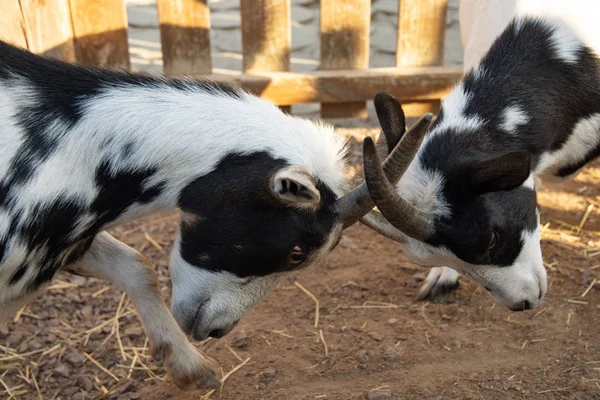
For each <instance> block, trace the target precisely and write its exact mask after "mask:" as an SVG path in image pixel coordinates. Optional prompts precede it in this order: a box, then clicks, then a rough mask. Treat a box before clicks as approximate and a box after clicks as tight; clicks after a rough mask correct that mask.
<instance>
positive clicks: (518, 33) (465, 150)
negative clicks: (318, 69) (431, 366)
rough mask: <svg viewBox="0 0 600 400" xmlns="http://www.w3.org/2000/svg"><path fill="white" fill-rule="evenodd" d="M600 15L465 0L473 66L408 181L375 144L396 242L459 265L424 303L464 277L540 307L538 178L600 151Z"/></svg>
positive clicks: (512, 303)
mask: <svg viewBox="0 0 600 400" xmlns="http://www.w3.org/2000/svg"><path fill="white" fill-rule="evenodd" d="M599 16H600V15H599V13H598V11H597V8H595V7H589V4H588V5H587V6H586V5H585V4H583V2H566V1H560V0H544V1H526V0H512V1H505V0H498V1H487V0H485V1H484V0H482V1H478V0H471V1H463V2H461V23H464V24H462V25H461V29H462V32H463V41H464V43H465V68H466V70H467V72H466V74H465V76H464V78H463V79H462V81H461V82H460V83H459V84H458V85H457V86H456V87H455V88H454V89H453V90H452V92H451V93H450V94H449V95H448V96H447V97H446V98H445V99H444V100H443V103H442V108H441V111H440V113H439V116H438V118H437V119H436V121H435V122H434V123H433V124H432V126H431V129H430V131H429V132H428V134H427V135H426V137H425V139H424V142H423V145H422V146H421V148H420V149H419V151H418V154H417V155H416V157H415V159H414V160H413V162H412V163H411V165H410V167H409V169H408V170H407V171H406V173H405V174H404V175H403V177H402V179H401V180H400V182H399V183H398V184H397V186H395V187H393V186H392V185H391V184H390V183H389V182H386V180H385V176H384V175H383V173H382V171H381V170H380V167H379V166H378V165H377V162H378V157H377V154H375V153H373V152H374V149H372V148H371V149H366V150H368V152H369V154H370V156H369V159H368V160H370V163H369V165H365V177H366V181H367V185H368V187H369V190H370V191H371V195H372V197H373V200H374V202H375V204H376V205H377V207H378V208H379V210H380V211H381V213H382V214H383V215H384V216H385V218H386V219H387V220H388V221H389V222H390V223H391V225H393V227H395V228H397V229H398V231H397V232H396V233H395V234H392V235H391V237H393V238H395V239H396V240H398V241H400V242H401V243H402V246H403V247H404V249H405V251H406V252H407V253H408V255H409V256H410V257H411V258H412V259H413V260H414V261H415V262H416V263H418V264H420V265H424V266H438V267H439V266H448V267H450V268H452V269H453V270H452V269H449V268H445V269H439V268H438V269H434V270H432V271H431V272H430V274H429V276H428V279H427V281H426V283H425V286H424V287H423V288H422V290H421V297H422V298H426V297H436V296H438V295H440V293H441V294H444V293H447V292H448V291H449V290H452V289H453V288H454V287H456V285H457V282H458V281H457V278H458V273H460V274H463V275H466V276H467V277H470V278H471V279H473V280H475V281H476V282H478V283H479V284H481V285H483V286H484V287H486V288H487V289H488V291H489V292H490V294H491V295H492V297H493V298H494V299H495V300H496V301H497V302H499V303H500V304H502V305H504V306H507V307H508V308H510V309H512V310H515V311H522V310H527V309H531V308H534V307H536V306H538V305H539V304H540V302H541V300H542V298H543V296H544V294H545V292H546V289H547V283H546V271H545V268H544V266H543V261H542V254H541V247H540V226H539V225H540V224H539V213H538V210H537V202H536V194H535V182H534V177H536V176H538V175H552V176H557V177H568V176H572V175H573V174H575V173H576V172H577V171H579V170H580V169H581V168H582V167H583V166H584V165H585V164H586V163H587V162H589V161H591V160H593V159H594V158H596V157H597V156H598V154H600V134H599V129H600V79H599V78H600V74H599V73H600V62H599V59H598V56H597V54H598V53H597V52H598V49H599V48H600V35H594V34H593V33H595V31H596V28H595V26H596V25H597V21H598V20H599V18H598V17H599ZM399 195H401V196H402V198H403V199H405V200H406V201H404V200H403V199H399V198H398V196H399ZM401 200H402V201H401ZM406 215H418V216H419V217H420V219H421V222H420V223H418V224H417V225H416V227H417V228H418V229H416V228H415V226H407V224H406V222H405V218H406ZM390 230H391V229H388V235H389V231H390ZM455 271H456V272H455Z"/></svg>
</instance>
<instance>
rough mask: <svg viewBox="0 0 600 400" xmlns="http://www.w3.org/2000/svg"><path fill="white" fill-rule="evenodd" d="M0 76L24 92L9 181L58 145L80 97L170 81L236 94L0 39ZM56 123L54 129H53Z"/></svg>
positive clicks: (28, 172)
mask: <svg viewBox="0 0 600 400" xmlns="http://www.w3.org/2000/svg"><path fill="white" fill-rule="evenodd" d="M0 80H4V81H6V82H7V84H8V85H14V86H15V87H20V88H22V90H23V93H24V94H25V95H27V98H26V100H25V101H24V104H18V105H17V106H19V111H18V113H17V115H16V118H17V120H18V121H19V125H20V126H21V127H22V128H23V131H24V135H25V136H24V141H23V144H22V146H21V148H20V149H19V150H18V151H17V152H16V155H15V157H14V159H13V160H12V161H11V168H10V171H11V175H10V179H9V181H8V186H9V187H10V186H12V185H15V184H19V183H22V182H26V181H27V180H28V179H29V178H30V177H31V176H32V174H33V173H34V171H35V170H36V168H37V167H38V166H39V165H40V164H41V163H42V162H43V161H45V160H47V159H48V158H49V157H50V156H51V155H52V153H53V152H54V151H56V149H57V148H58V146H60V144H61V143H62V142H63V140H64V139H63V138H64V136H66V135H68V134H69V130H68V129H69V128H71V127H73V126H74V125H75V124H76V123H77V122H78V121H79V120H80V119H81V117H82V116H83V113H84V108H85V105H86V102H87V101H88V100H91V99H93V98H94V97H97V96H99V95H101V94H102V93H103V92H105V91H107V90H110V89H114V88H123V87H128V86H133V87H145V88H157V87H170V88H173V89H176V90H181V91H186V92H190V93H194V92H200V93H210V94H214V95H219V96H227V97H232V98H236V99H241V98H242V96H241V92H240V91H239V90H238V89H235V88H232V87H229V86H227V85H223V84H219V83H214V82H209V81H202V80H192V79H189V80H178V79H170V78H166V77H162V76H153V75H146V74H134V73H129V72H125V71H117V70H106V69H100V68H91V67H84V66H79V65H74V64H69V63H65V62H62V61H59V60H55V59H51V58H46V57H41V56H37V55H34V54H31V53H30V52H28V51H25V50H22V49H20V48H17V47H14V46H12V45H9V44H7V43H5V42H2V41H0ZM29 93H31V95H29ZM57 124H58V125H57ZM57 126H58V129H54V128H56V127H57ZM51 127H52V128H53V129H52V130H51V131H50V129H49V128H51Z"/></svg>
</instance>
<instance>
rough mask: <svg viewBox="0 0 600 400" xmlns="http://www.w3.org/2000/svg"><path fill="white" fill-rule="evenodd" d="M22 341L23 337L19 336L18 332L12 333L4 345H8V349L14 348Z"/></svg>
mask: <svg viewBox="0 0 600 400" xmlns="http://www.w3.org/2000/svg"><path fill="white" fill-rule="evenodd" d="M22 340H23V335H21V334H20V333H19V332H13V333H11V334H10V335H8V337H7V338H6V344H8V347H13V348H14V347H17V346H18V345H19V344H21V341H22Z"/></svg>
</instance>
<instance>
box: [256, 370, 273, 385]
mask: <svg viewBox="0 0 600 400" xmlns="http://www.w3.org/2000/svg"><path fill="white" fill-rule="evenodd" d="M276 375H277V370H276V369H275V368H273V367H269V368H267V369H265V370H264V371H262V372H261V373H259V374H258V375H257V376H258V380H259V381H261V382H270V381H272V380H273V378H275V376H276Z"/></svg>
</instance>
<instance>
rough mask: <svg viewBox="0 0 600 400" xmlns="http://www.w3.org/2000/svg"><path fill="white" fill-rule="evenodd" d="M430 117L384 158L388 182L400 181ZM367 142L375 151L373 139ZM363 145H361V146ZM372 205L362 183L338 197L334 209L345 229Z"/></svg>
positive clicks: (368, 138)
mask: <svg viewBox="0 0 600 400" xmlns="http://www.w3.org/2000/svg"><path fill="white" fill-rule="evenodd" d="M432 117H433V115H432V114H425V115H424V116H423V117H421V119H419V121H417V122H416V123H415V124H414V125H413V126H412V127H411V128H410V129H409V130H408V132H406V134H405V135H404V136H403V137H402V139H401V140H400V142H399V143H398V145H397V146H396V147H395V148H394V150H393V151H392V152H391V153H390V155H389V156H388V157H387V158H386V160H385V162H384V163H383V171H384V173H385V175H386V176H387V178H388V179H389V181H391V182H394V183H397V182H398V181H399V180H400V178H401V177H402V175H403V174H404V172H405V171H406V169H407V168H408V166H409V165H410V163H411V161H412V159H413V157H414V156H415V154H416V153H417V150H418V149H419V146H420V145H421V142H422V140H423V137H424V136H425V133H426V132H427V129H428V128H429V124H430V122H431V118H432ZM367 142H370V143H371V144H372V145H373V148H374V149H375V143H374V142H373V139H371V138H370V137H367V138H365V141H364V143H367ZM364 145H365V144H363V146H364ZM365 156H366V154H365ZM377 160H379V157H377ZM365 165H366V164H365ZM388 183H389V182H388ZM373 205H374V203H373V200H371V195H370V194H369V189H368V187H367V184H366V183H365V182H363V183H361V184H360V185H359V186H358V187H357V188H355V189H354V190H352V191H351V192H349V193H348V194H346V195H344V196H342V197H340V198H339V199H338V200H337V201H336V203H335V206H334V207H335V209H336V211H337V213H338V215H339V217H340V218H341V219H342V221H343V222H344V229H345V228H347V227H349V226H351V225H353V224H354V223H355V222H357V221H358V220H359V219H360V218H362V217H363V216H364V215H365V214H367V213H368V212H369V211H370V210H371V209H372V208H373Z"/></svg>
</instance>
